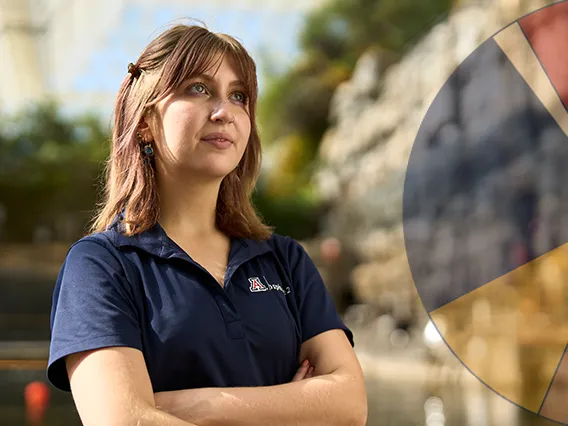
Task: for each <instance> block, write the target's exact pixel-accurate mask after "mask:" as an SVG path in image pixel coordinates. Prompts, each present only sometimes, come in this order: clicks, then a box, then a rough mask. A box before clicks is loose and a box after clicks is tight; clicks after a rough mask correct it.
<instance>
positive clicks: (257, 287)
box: [248, 277, 268, 293]
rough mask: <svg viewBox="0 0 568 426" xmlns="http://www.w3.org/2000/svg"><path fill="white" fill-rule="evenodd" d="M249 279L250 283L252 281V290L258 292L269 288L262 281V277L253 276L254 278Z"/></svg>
mask: <svg viewBox="0 0 568 426" xmlns="http://www.w3.org/2000/svg"><path fill="white" fill-rule="evenodd" d="M248 280H249V283H250V287H249V289H250V291H252V292H254V293H256V292H258V291H266V290H268V288H267V287H266V286H265V285H264V284H262V283H261V282H260V278H258V277H252V278H249V279H248Z"/></svg>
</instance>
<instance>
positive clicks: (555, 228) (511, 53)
mask: <svg viewBox="0 0 568 426" xmlns="http://www.w3.org/2000/svg"><path fill="white" fill-rule="evenodd" d="M403 231H404V240H405V247H406V252H407V256H408V262H409V266H410V270H411V273H412V277H413V280H414V283H415V286H416V288H417V290H418V294H419V296H420V299H421V301H422V303H423V305H424V307H425V308H426V310H427V312H428V314H429V316H430V319H431V320H432V322H433V324H434V325H435V326H436V328H437V329H438V331H439V333H440V335H441V336H442V338H443V339H444V341H445V342H446V344H447V345H448V347H449V348H450V349H451V350H452V352H453V353H454V354H455V355H456V356H457V357H458V358H459V360H460V361H461V362H462V363H463V365H464V366H465V367H466V368H467V369H468V370H469V371H470V372H471V373H472V374H473V375H475V376H476V377H477V378H478V379H479V380H480V381H481V382H482V383H484V384H485V385H486V386H488V387H489V388H491V389H492V390H494V391H495V392H497V393H498V394H499V395H501V396H502V397H504V398H506V399H507V400H509V401H510V402H512V403H514V404H516V405H518V406H519V407H522V408H524V409H526V410H529V411H531V412H533V413H535V414H538V415H539V416H541V417H543V418H546V419H549V420H552V421H555V422H558V423H561V424H568V353H567V350H566V348H567V344H568V1H562V2H556V3H554V4H552V5H549V6H546V7H544V8H542V9H539V10H537V11H535V12H532V13H530V14H528V15H525V16H524V17H522V18H520V19H518V20H517V21H515V22H513V23H511V24H510V25H508V26H507V27H505V28H503V29H502V30H501V31H499V32H498V33H497V34H495V35H494V36H492V37H491V38H489V39H488V40H486V41H485V42H483V43H482V44H481V45H480V46H479V47H478V48H477V49H476V50H475V51H474V52H473V53H472V54H471V55H469V56H468V57H467V58H466V59H465V60H464V61H463V62H462V63H461V64H460V66H459V67H458V68H457V69H456V70H455V71H454V72H453V73H452V74H451V76H450V77H449V78H448V80H447V81H446V82H445V84H444V85H443V86H442V88H441V89H440V91H439V92H438V94H437V95H436V97H435V98H434V100H433V102H432V103H431V105H430V106H429V108H428V111H427V113H426V115H425V117H424V119H423V121H422V123H421V125H420V128H419V131H418V134H417V136H416V139H415V141H414V145H413V146H412V151H411V154H410V158H409V162H408V166H407V170H406V176H405V182H404V194H403Z"/></svg>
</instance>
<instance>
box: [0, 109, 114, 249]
mask: <svg viewBox="0 0 568 426" xmlns="http://www.w3.org/2000/svg"><path fill="white" fill-rule="evenodd" d="M107 138H108V136H107V132H106V131H105V130H104V129H103V127H102V126H101V124H100V122H99V121H98V120H97V119H96V118H95V117H93V116H83V117H77V118H73V119H71V118H66V117H63V116H62V115H61V114H60V113H59V110H58V108H57V106H56V105H55V104H54V103H51V102H50V103H45V104H41V105H36V106H34V107H32V108H30V109H27V110H24V111H22V112H20V113H19V114H17V115H15V116H14V117H3V119H2V120H1V121H0V204H2V205H3V207H4V208H5V209H6V212H7V224H6V226H5V227H4V228H5V231H4V234H3V236H2V237H3V239H7V240H10V241H29V240H30V239H31V238H32V236H33V232H34V229H35V228H36V227H37V226H41V225H42V226H47V227H54V226H55V223H56V222H57V220H58V219H59V220H61V218H62V217H64V215H66V214H74V215H77V213H78V212H79V214H81V212H82V214H83V216H84V217H87V216H88V214H89V212H90V211H91V210H92V209H93V207H94V204H95V201H96V197H97V190H98V189H99V188H98V187H97V184H96V183H97V178H98V176H99V174H100V172H101V166H102V162H103V161H104V159H105V158H106V155H107V148H106V147H107Z"/></svg>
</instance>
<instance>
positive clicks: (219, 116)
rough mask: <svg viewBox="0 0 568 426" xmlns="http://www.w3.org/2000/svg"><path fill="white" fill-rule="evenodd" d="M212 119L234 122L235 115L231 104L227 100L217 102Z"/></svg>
mask: <svg viewBox="0 0 568 426" xmlns="http://www.w3.org/2000/svg"><path fill="white" fill-rule="evenodd" d="M211 120H212V121H222V122H225V123H233V122H234V121H235V117H234V115H233V114H232V112H231V108H230V104H229V102H227V101H219V102H217V104H215V107H214V108H213V111H212V112H211Z"/></svg>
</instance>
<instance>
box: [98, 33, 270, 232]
mask: <svg viewBox="0 0 568 426" xmlns="http://www.w3.org/2000/svg"><path fill="white" fill-rule="evenodd" d="M225 55H230V56H231V57H232V59H233V60H234V63H235V66H236V68H237V69H236V72H237V74H238V75H239V77H240V78H241V79H242V81H243V83H244V85H245V91H246V94H247V96H248V100H249V115H250V120H251V133H250V137H249V141H248V145H247V148H246V150H245V152H244V154H243V158H242V159H241V161H240V163H239V165H238V166H237V167H236V168H235V170H233V171H232V172H231V173H230V174H228V175H227V176H226V177H225V178H224V179H223V181H222V182H221V187H220V190H219V196H218V199H217V209H216V223H217V227H218V228H219V229H220V230H221V231H222V232H224V233H225V234H227V235H228V236H231V237H237V238H242V237H244V238H253V239H267V238H269V237H270V235H271V233H272V228H271V227H269V226H267V225H265V224H264V223H263V222H262V220H261V218H260V217H259V215H258V213H257V212H256V210H255V208H254V206H253V205H252V199H251V197H252V193H253V191H254V188H255V185H256V182H257V179H258V177H259V173H260V166H261V158H262V151H261V145H260V138H259V135H258V130H257V126H256V117H255V110H256V101H257V96H258V83H257V77H256V65H255V63H254V61H253V59H252V58H251V57H250V55H249V54H248V53H247V51H246V50H245V48H244V47H243V46H242V45H241V43H239V42H238V41H237V40H236V39H235V38H233V37H231V36H228V35H226V34H218V33H213V32H211V31H209V30H208V29H206V28H204V27H202V26H198V25H180V24H178V25H175V26H173V27H171V28H170V29H168V30H166V31H164V32H163V33H161V34H160V35H159V36H158V37H156V38H155V39H154V40H153V41H152V42H150V44H149V45H148V46H147V47H146V48H145V49H144V51H143V52H142V54H141V55H140V57H139V58H138V60H137V61H136V62H135V63H134V65H135V67H136V68H135V69H137V70H139V74H137V73H136V72H133V73H130V72H129V73H128V75H127V76H126V78H125V79H124V81H123V82H122V85H121V87H120V90H119V92H118V96H117V99H116V104H115V108H114V127H113V132H112V141H111V150H110V157H109V159H108V161H107V163H106V165H105V169H106V177H105V188H104V201H103V202H102V203H100V204H99V205H98V206H97V212H96V215H95V217H94V219H93V221H92V225H90V232H101V231H103V230H105V229H106V228H107V227H108V226H109V225H110V224H111V223H112V221H113V220H114V218H115V217H116V215H117V214H119V213H121V212H124V219H123V223H124V224H125V225H126V227H125V228H126V229H127V231H126V232H125V234H126V235H135V234H139V233H141V232H144V231H145V230H147V229H149V228H151V227H152V226H153V225H155V223H156V222H157V221H158V218H159V203H158V201H159V199H158V192H157V186H156V176H155V165H154V163H153V162H148V161H146V159H145V156H144V154H143V152H142V149H141V144H140V141H139V140H138V138H137V136H136V134H137V128H138V126H139V124H140V122H141V120H142V117H143V115H144V114H147V113H148V112H149V111H150V110H151V108H152V106H153V105H155V104H156V103H157V102H159V101H160V100H161V99H163V98H165V97H166V96H167V95H168V94H170V93H171V92H173V91H174V90H176V88H177V87H178V86H179V85H180V84H181V83H182V82H183V81H185V80H186V79H187V78H191V77H194V76H197V75H199V74H202V73H203V72H205V71H207V70H208V69H209V68H211V66H213V65H214V61H215V58H219V57H223V56H225Z"/></svg>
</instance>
